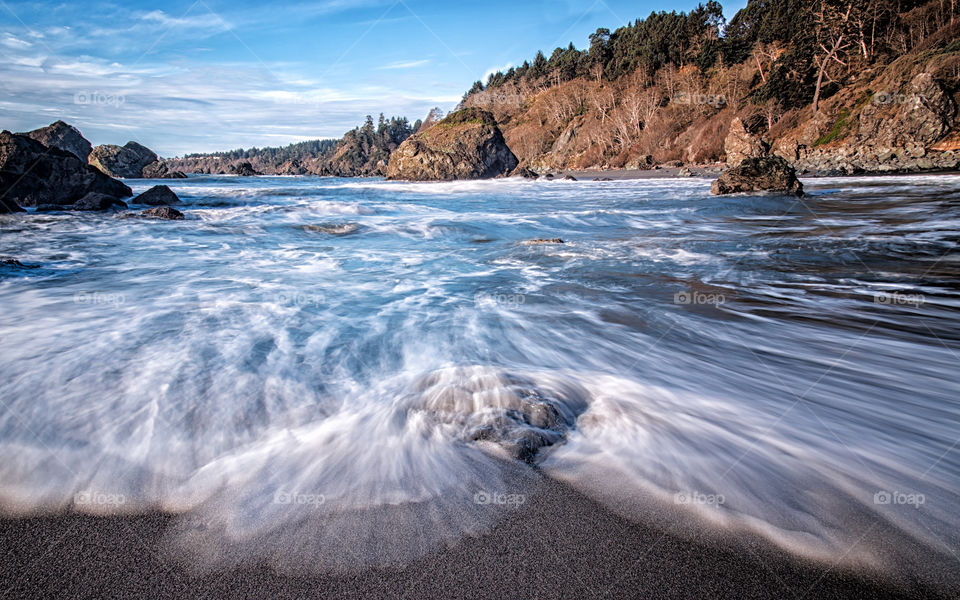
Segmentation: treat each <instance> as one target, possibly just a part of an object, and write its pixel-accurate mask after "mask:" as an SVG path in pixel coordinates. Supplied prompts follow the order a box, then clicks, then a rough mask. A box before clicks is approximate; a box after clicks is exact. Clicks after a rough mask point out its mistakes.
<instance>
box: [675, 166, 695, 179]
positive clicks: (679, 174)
mask: <svg viewBox="0 0 960 600" xmlns="http://www.w3.org/2000/svg"><path fill="white" fill-rule="evenodd" d="M677 177H693V171H691V170H690V169H689V168H687V167H683V168H682V169H680V170H679V171H677Z"/></svg>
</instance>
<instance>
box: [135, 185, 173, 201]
mask: <svg viewBox="0 0 960 600" xmlns="http://www.w3.org/2000/svg"><path fill="white" fill-rule="evenodd" d="M131 202H132V203H133V204H145V205H147V206H170V205H171V204H180V198H178V197H177V195H176V194H175V193H174V192H173V190H171V189H170V188H168V187H167V186H165V185H155V186H153V187H152V188H150V189H149V190H147V191H145V192H144V193H142V194H140V195H139V196H137V197H136V198H134V199H133V200H131Z"/></svg>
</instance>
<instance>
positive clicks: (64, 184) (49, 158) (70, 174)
mask: <svg viewBox="0 0 960 600" xmlns="http://www.w3.org/2000/svg"><path fill="white" fill-rule="evenodd" d="M91 192H99V193H101V194H105V195H107V196H111V197H114V198H127V197H130V196H132V195H133V192H132V191H131V190H130V188H128V187H127V186H126V185H124V184H123V183H121V182H119V181H116V180H115V179H111V178H110V177H108V176H107V175H104V174H103V173H102V172H100V171H99V170H97V169H95V168H94V167H92V166H90V165H88V164H86V163H84V162H83V161H81V160H80V159H79V158H77V157H76V156H75V155H74V154H72V153H70V152H66V151H64V150H60V149H59V148H47V147H46V146H44V145H43V144H41V143H40V142H38V141H36V140H33V139H31V138H29V137H27V136H25V135H17V134H13V133H10V132H9V131H4V132H2V133H0V197H2V198H3V201H4V203H5V204H7V205H10V204H11V203H12V204H17V205H19V206H37V205H40V204H53V205H57V206H61V207H65V206H69V205H72V204H74V203H75V202H77V201H78V200H80V199H82V198H83V197H84V196H86V195H87V194H89V193H91ZM8 209H9V206H8Z"/></svg>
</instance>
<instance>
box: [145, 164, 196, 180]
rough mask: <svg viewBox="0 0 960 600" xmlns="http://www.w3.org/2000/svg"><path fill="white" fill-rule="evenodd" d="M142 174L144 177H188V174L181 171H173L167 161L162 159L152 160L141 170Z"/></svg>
mask: <svg viewBox="0 0 960 600" xmlns="http://www.w3.org/2000/svg"><path fill="white" fill-rule="evenodd" d="M140 176H141V177H143V178H144V179H186V178H187V176H186V175H184V174H183V173H181V172H180V171H171V170H170V167H168V166H167V163H165V162H163V161H162V160H158V161H156V162H152V163H150V164H149V165H147V166H145V167H144V168H143V170H141V171H140Z"/></svg>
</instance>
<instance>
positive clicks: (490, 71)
mask: <svg viewBox="0 0 960 600" xmlns="http://www.w3.org/2000/svg"><path fill="white" fill-rule="evenodd" d="M513 66H514V64H513V63H512V62H508V63H507V64H505V65H503V66H502V67H491V68H489V69H487V72H486V73H484V74H483V79H481V80H480V81H482V82H483V83H487V79H489V78H490V76H491V75H493V74H494V73H497V72H500V73H506V72H507V71H509V70H510V68H511V67H513Z"/></svg>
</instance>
